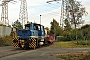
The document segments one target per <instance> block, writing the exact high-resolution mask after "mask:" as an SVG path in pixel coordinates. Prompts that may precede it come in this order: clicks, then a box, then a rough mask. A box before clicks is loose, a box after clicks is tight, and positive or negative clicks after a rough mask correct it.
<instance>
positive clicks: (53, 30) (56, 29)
mask: <svg viewBox="0 0 90 60" xmlns="http://www.w3.org/2000/svg"><path fill="white" fill-rule="evenodd" d="M50 24H51V28H50V33H52V34H55V36H59V35H61V33H62V29H61V27H60V26H59V23H58V22H57V21H56V20H55V19H53V21H52V22H51V23H50Z"/></svg>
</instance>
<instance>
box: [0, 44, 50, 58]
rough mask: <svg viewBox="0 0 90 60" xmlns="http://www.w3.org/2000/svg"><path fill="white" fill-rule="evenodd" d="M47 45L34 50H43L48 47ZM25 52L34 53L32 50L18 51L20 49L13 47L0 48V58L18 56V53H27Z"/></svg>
mask: <svg viewBox="0 0 90 60" xmlns="http://www.w3.org/2000/svg"><path fill="white" fill-rule="evenodd" d="M48 46H49V45H46V46H41V47H39V48H36V49H35V50H38V49H41V48H44V47H48ZM27 51H34V49H28V50H26V49H20V48H15V47H9V46H7V47H0V58H4V57H7V56H11V55H15V54H19V53H23V52H27Z"/></svg>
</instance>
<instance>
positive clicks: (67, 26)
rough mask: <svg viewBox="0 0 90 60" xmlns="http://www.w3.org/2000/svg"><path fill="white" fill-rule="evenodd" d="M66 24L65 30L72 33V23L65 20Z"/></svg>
mask: <svg viewBox="0 0 90 60" xmlns="http://www.w3.org/2000/svg"><path fill="white" fill-rule="evenodd" d="M64 23H65V26H64V27H65V30H68V31H70V30H71V29H72V28H71V25H70V22H69V21H68V20H67V19H65V20H64Z"/></svg>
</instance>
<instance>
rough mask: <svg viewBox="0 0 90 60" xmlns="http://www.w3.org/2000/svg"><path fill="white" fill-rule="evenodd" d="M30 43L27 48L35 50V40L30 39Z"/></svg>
mask: <svg viewBox="0 0 90 60" xmlns="http://www.w3.org/2000/svg"><path fill="white" fill-rule="evenodd" d="M30 40H31V41H32V42H31V43H29V47H30V48H34V49H35V48H36V39H35V38H31V39H30Z"/></svg>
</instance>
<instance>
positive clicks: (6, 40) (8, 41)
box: [0, 36, 13, 46]
mask: <svg viewBox="0 0 90 60" xmlns="http://www.w3.org/2000/svg"><path fill="white" fill-rule="evenodd" d="M12 39H13V38H12V36H6V37H0V46H11V45H12Z"/></svg>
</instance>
